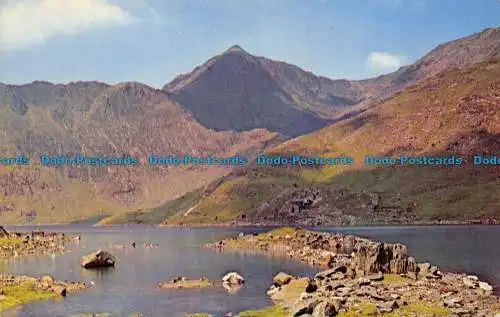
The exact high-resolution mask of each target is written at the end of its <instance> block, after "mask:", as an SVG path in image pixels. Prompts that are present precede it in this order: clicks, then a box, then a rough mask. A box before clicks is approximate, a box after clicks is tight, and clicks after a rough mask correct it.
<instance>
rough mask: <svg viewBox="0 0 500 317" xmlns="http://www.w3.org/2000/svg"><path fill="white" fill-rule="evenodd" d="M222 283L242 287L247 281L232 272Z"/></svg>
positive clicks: (223, 278) (224, 277)
mask: <svg viewBox="0 0 500 317" xmlns="http://www.w3.org/2000/svg"><path fill="white" fill-rule="evenodd" d="M222 283H224V284H229V285H242V284H244V283H245V279H244V278H243V276H241V275H240V274H238V273H236V272H230V273H227V274H226V275H224V276H223V277H222Z"/></svg>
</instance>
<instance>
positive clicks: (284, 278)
mask: <svg viewBox="0 0 500 317" xmlns="http://www.w3.org/2000/svg"><path fill="white" fill-rule="evenodd" d="M292 279H293V276H291V275H289V274H286V273H285V272H279V273H278V274H276V276H275V277H274V278H273V283H274V285H275V286H283V285H286V284H288V283H290V281H291V280H292Z"/></svg>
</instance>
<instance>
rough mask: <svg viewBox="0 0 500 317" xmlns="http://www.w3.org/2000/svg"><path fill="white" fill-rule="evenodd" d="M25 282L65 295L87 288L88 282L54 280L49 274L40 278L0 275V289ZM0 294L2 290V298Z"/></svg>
mask: <svg viewBox="0 0 500 317" xmlns="http://www.w3.org/2000/svg"><path fill="white" fill-rule="evenodd" d="M27 283H29V284H32V285H34V287H35V288H38V289H41V290H47V291H52V292H54V293H55V294H56V295H59V296H66V295H67V294H71V293H76V292H78V291H81V290H83V289H86V288H88V286H89V285H88V284H86V283H83V282H69V281H56V280H54V278H53V277H52V276H50V275H46V276H43V277H42V278H34V277H30V276H24V275H21V276H19V275H9V274H1V275H0V289H1V288H6V287H9V286H16V285H23V284H27ZM2 296H5V295H4V294H3V290H2V291H1V294H0V299H1V298H2Z"/></svg>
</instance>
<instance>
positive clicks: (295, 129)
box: [163, 28, 500, 137]
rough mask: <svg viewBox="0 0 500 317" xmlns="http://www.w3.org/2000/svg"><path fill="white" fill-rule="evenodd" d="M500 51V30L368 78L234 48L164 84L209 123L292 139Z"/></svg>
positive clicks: (454, 43)
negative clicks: (339, 75)
mask: <svg viewBox="0 0 500 317" xmlns="http://www.w3.org/2000/svg"><path fill="white" fill-rule="evenodd" d="M499 52H500V28H495V29H492V28H489V29H485V30H483V31H482V32H479V33H476V34H473V35H470V36H468V37H465V38H462V39H458V40H454V41H451V42H447V43H444V44H441V45H439V46H437V47H436V48H435V49H433V50H432V51H430V52H429V53H428V54H427V55H425V56H424V57H422V58H421V59H419V60H417V61H416V62H415V63H413V64H411V65H408V66H404V67H401V68H400V69H399V70H397V71H396V72H394V73H391V74H387V75H382V76H379V77H376V78H371V79H366V80H353V81H349V80H342V79H340V80H332V79H328V78H325V77H322V76H317V75H314V74H313V73H311V72H308V71H305V70H303V69H301V68H299V67H297V66H294V65H291V64H288V63H284V62H280V61H275V60H271V59H267V58H264V57H258V56H254V55H251V54H249V53H248V52H246V51H245V50H243V49H242V48H241V47H240V46H237V45H236V46H233V47H231V48H229V49H228V50H226V51H225V52H223V53H222V54H219V55H217V56H215V57H213V58H211V59H209V60H208V61H207V62H205V63H204V64H202V65H201V66H198V67H196V68H195V69H194V70H193V71H192V72H190V73H187V74H183V75H180V76H178V77H177V78H175V79H174V80H173V81H171V82H170V83H168V84H166V85H165V86H164V87H163V90H165V91H167V92H168V93H169V94H171V97H172V98H173V99H174V100H176V101H177V102H178V103H179V104H180V105H181V106H182V107H183V108H184V109H185V110H186V111H188V112H190V113H192V114H193V116H194V117H195V118H196V119H197V120H198V121H199V122H200V123H201V124H203V125H204V126H206V127H208V128H211V129H215V130H218V131H222V130H235V131H246V130H249V129H254V128H265V129H268V130H270V131H275V132H279V133H281V134H284V135H286V136H289V137H295V136H299V135H302V134H306V133H310V132H312V131H315V130H317V129H319V128H322V127H325V126H327V125H328V124H332V123H334V122H336V121H338V120H340V119H344V118H345V117H351V116H352V115H356V114H358V113H360V112H362V111H363V110H364V109H366V108H368V107H370V106H372V105H374V104H376V103H377V102H378V101H381V100H383V99H385V98H389V97H390V96H392V94H394V93H395V92H397V91H400V90H402V89H404V88H406V87H408V86H410V85H412V84H414V83H416V82H418V81H420V80H423V79H426V78H430V77H433V76H435V75H437V74H439V73H440V72H443V71H446V70H450V69H454V68H463V67H468V66H470V65H473V64H475V63H479V62H482V61H486V60H488V59H490V58H492V57H494V56H496V55H498V54H499Z"/></svg>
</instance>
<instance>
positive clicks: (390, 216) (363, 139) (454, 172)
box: [166, 58, 500, 225]
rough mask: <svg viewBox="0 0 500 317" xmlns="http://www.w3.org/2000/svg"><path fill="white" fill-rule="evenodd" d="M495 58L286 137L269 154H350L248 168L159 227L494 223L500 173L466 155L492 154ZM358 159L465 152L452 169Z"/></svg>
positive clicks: (499, 130) (495, 143) (497, 91)
mask: <svg viewBox="0 0 500 317" xmlns="http://www.w3.org/2000/svg"><path fill="white" fill-rule="evenodd" d="M499 79H500V60H499V59H498V58H496V59H492V60H490V61H488V62H483V63H479V64H476V65H474V66H472V67H469V68H467V69H463V70H459V69H456V70H451V71H447V72H445V73H441V74H439V75H438V76H435V77H432V78H430V79H427V80H423V81H421V82H419V83H418V84H416V85H414V86H411V87H409V88H407V89H406V90H404V91H403V92H401V93H398V94H396V95H395V96H394V97H392V98H390V99H388V100H386V101H384V102H381V103H380V104H378V105H376V106H375V107H373V108H371V109H369V110H368V111H366V112H364V113H363V114H361V115H359V116H357V117H355V118H351V119H348V120H345V121H342V122H339V123H336V124H333V125H331V126H329V127H327V128H324V129H322V130H320V131H317V132H315V133H312V134H310V135H307V136H302V137H299V138H296V139H293V140H290V141H287V142H285V143H283V144H281V145H279V146H277V147H275V148H273V149H272V150H270V152H269V154H270V155H282V156H283V155H302V156H324V157H329V156H333V157H336V156H351V157H352V158H353V159H354V164H352V165H350V166H340V165H337V166H331V167H324V166H323V167H306V166H303V167H298V166H295V167H263V166H256V165H254V166H251V167H248V168H245V169H241V170H239V171H235V172H233V173H232V174H231V175H230V176H228V177H226V179H225V180H223V181H219V182H218V183H215V184H214V186H213V187H212V188H211V190H210V191H206V192H205V193H204V194H202V195H200V196H199V197H200V198H199V200H197V201H196V203H197V205H195V208H194V209H193V210H192V211H191V212H190V213H189V215H184V214H178V215H176V216H172V217H169V218H168V219H167V221H166V223H167V224H179V223H182V224H186V223H199V222H211V223H218V222H219V223H220V222H230V221H236V222H237V223H263V224H271V223H273V224H283V223H295V224H301V225H336V224H367V223H384V222H385V223H416V222H437V221H441V220H446V221H494V219H496V220H497V221H498V220H499V219H500V214H499V213H498V211H499V210H500V205H499V204H500V201H499V200H498V197H500V195H499V193H500V171H499V170H498V167H497V166H475V165H473V162H472V156H473V155H485V156H494V155H497V156H498V152H499V150H500V139H499V137H500V112H499V109H500V81H499ZM365 155H377V156H393V157H397V156H401V155H408V156H438V157H442V156H453V155H455V156H457V157H458V156H463V157H464V158H465V163H464V164H463V165H460V166H398V165H396V166H367V165H365V164H364V163H363V159H364V157H365Z"/></svg>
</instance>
